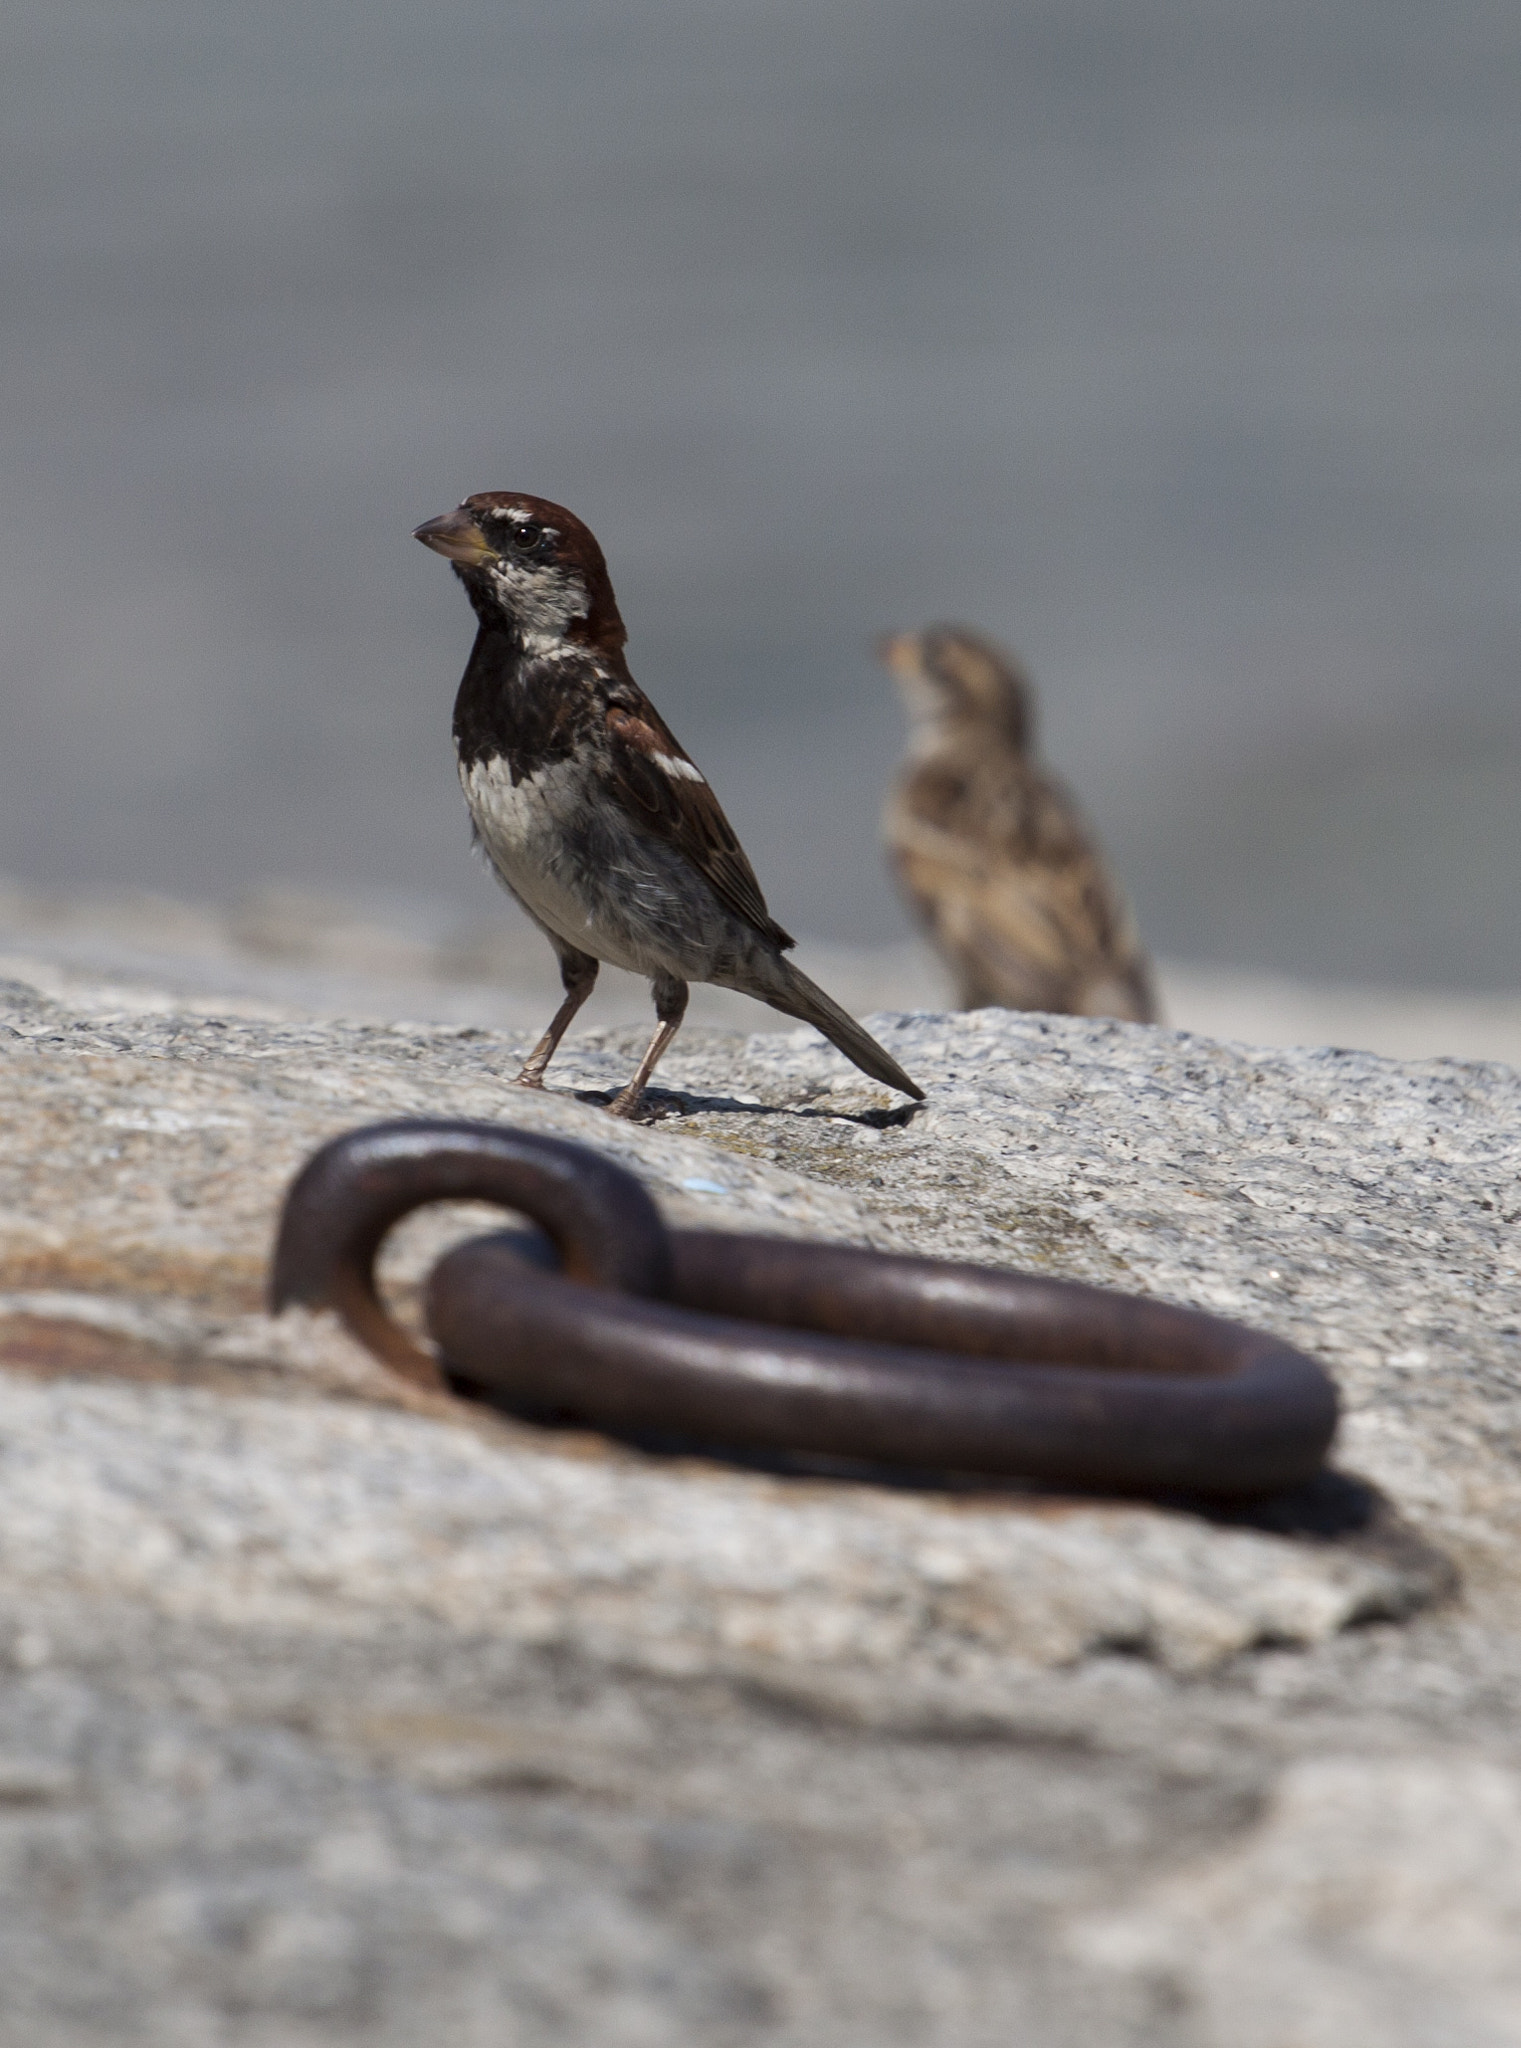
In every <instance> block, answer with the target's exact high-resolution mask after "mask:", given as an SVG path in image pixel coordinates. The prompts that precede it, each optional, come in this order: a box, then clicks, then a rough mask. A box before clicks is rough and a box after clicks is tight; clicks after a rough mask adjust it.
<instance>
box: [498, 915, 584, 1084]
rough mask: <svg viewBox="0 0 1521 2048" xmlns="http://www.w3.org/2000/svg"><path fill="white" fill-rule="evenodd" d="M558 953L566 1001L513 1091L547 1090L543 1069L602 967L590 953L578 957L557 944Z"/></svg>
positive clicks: (534, 1051) (529, 1059) (551, 1021)
mask: <svg viewBox="0 0 1521 2048" xmlns="http://www.w3.org/2000/svg"><path fill="white" fill-rule="evenodd" d="M555 951H556V953H558V954H559V956H560V981H561V983H562V985H563V987H564V989H565V1000H564V1002H563V1003H561V1005H560V1007H559V1009H558V1010H556V1011H555V1013H554V1015H553V1017H551V1018H550V1020H549V1029H548V1030H547V1031H546V1032H545V1033H544V1036H543V1037H542V1038H541V1039H540V1040H539V1042H538V1044H537V1045H536V1046H535V1047H534V1049H533V1051H532V1052H531V1053H530V1054H529V1055H528V1058H527V1061H526V1062H525V1063H524V1067H523V1071H522V1073H521V1074H519V1075H518V1076H517V1078H516V1079H515V1080H514V1082H513V1084H512V1085H513V1087H514V1088H542V1087H543V1086H544V1069H545V1068H546V1067H547V1066H548V1065H549V1062H550V1061H551V1060H552V1059H553V1058H554V1056H555V1048H556V1047H557V1046H558V1045H559V1043H560V1040H561V1039H562V1038H563V1037H564V1036H565V1034H566V1032H567V1031H568V1030H569V1029H570V1020H571V1019H572V1017H574V1016H575V1014H576V1012H577V1010H579V1009H580V1007H581V1005H582V1004H583V1003H584V1002H585V1001H586V998H587V997H588V996H589V995H590V994H591V992H592V989H593V987H594V986H595V984H596V980H597V968H598V965H599V963H598V962H597V961H596V960H594V959H593V958H592V956H591V954H590V953H579V952H577V950H576V948H575V947H574V946H567V945H565V944H564V943H563V941H559V940H557V941H556V942H555Z"/></svg>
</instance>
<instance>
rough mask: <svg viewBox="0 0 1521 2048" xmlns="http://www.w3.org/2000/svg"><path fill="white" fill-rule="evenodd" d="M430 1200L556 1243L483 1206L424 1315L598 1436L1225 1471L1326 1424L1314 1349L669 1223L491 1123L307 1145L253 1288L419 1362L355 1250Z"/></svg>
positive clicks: (451, 1347)
mask: <svg viewBox="0 0 1521 2048" xmlns="http://www.w3.org/2000/svg"><path fill="white" fill-rule="evenodd" d="M450 1200H481V1201H488V1202H497V1203H501V1204H502V1205H504V1206H506V1207H510V1208H513V1209H515V1210H519V1211H521V1212H522V1213H524V1214H526V1215H527V1216H528V1217H530V1218H531V1219H532V1220H533V1221H534V1222H535V1223H536V1224H538V1225H540V1226H541V1227H542V1228H543V1230H545V1231H546V1232H547V1233H548V1235H549V1237H550V1238H551V1240H552V1241H553V1244H554V1247H555V1250H556V1252H557V1253H558V1255H559V1258H560V1261H561V1264H560V1267H559V1269H558V1270H546V1266H545V1262H544V1258H543V1256H542V1255H540V1254H537V1253H536V1252H535V1248H534V1245H533V1242H532V1241H531V1240H525V1239H524V1238H523V1237H522V1236H520V1235H507V1234H501V1233H498V1234H494V1235H491V1236H487V1237H481V1238H476V1239H473V1240H471V1241H470V1242H468V1243H465V1244H462V1245H459V1246H457V1247H456V1248H455V1249H454V1250H453V1251H451V1252H449V1253H448V1254H447V1255H446V1256H445V1257H444V1258H443V1259H441V1260H440V1261H439V1263H438V1265H437V1266H436V1267H435V1269H434V1271H433V1273H432V1275H431V1277H430V1280H429V1283H428V1290H427V1317H428V1326H429V1330H430V1332H431V1334H432V1336H433V1338H434V1340H435V1342H436V1343H437V1344H438V1346H439V1349H440V1352H441V1354H442V1356H443V1357H444V1358H445V1359H446V1360H447V1361H448V1364H449V1367H450V1369H451V1371H452V1372H453V1373H454V1374H455V1375H456V1376H458V1377H459V1378H461V1379H463V1380H464V1381H465V1382H467V1383H468V1384H470V1385H472V1386H475V1387H479V1388H481V1389H483V1390H485V1391H487V1392H488V1393H492V1394H495V1395H497V1396H499V1397H500V1398H502V1399H503V1400H504V1401H506V1402H507V1403H508V1404H509V1405H512V1406H515V1407H518V1408H520V1409H527V1410H529V1411H535V1412H539V1413H555V1414H557V1415H561V1416H564V1417H566V1418H574V1419H575V1420H576V1421H578V1422H580V1423H582V1424H585V1425H589V1426H591V1427H594V1428H600V1429H604V1430H606V1431H608V1432H610V1433H612V1434H614V1435H622V1436H630V1435H633V1436H638V1435H640V1434H644V1435H647V1436H648V1435H655V1434H666V1435H679V1436H681V1437H682V1438H685V1439H687V1440H690V1441H694V1442H701V1443H705V1444H708V1445H711V1446H714V1447H725V1448H729V1449H733V1450H740V1449H744V1450H748V1451H755V1450H764V1451H791V1452H807V1453H813V1454H821V1455H824V1456H828V1457H833V1458H840V1459H851V1460H860V1461H866V1462H869V1463H873V1464H878V1465H889V1466H897V1467H908V1468H911V1469H917V1470H921V1471H922V1470H944V1471H961V1472H969V1473H986V1474H1003V1475H1019V1476H1021V1477H1025V1478H1032V1479H1040V1480H1046V1481H1054V1482H1058V1483H1065V1484H1068V1485H1078V1486H1084V1487H1103V1488H1111V1489H1118V1490H1122V1491H1127V1492H1130V1491H1146V1492H1157V1491H1169V1492H1170V1491H1178V1492H1189V1493H1200V1494H1209V1495H1215V1496H1232V1495H1234V1496H1243V1495H1251V1494H1262V1493H1268V1492H1275V1491H1278V1490H1280V1489H1283V1488H1287V1487H1291V1486H1295V1485H1299V1484H1301V1483H1303V1482H1304V1481H1306V1480H1308V1479H1309V1478H1311V1477H1312V1476H1313V1475H1314V1473H1315V1472H1316V1471H1317V1470H1318V1469H1319V1467H1320V1465H1321V1462H1322V1460H1323V1458H1324V1456H1325V1453H1326V1450H1327V1448H1328V1446H1329V1444H1330V1441H1331V1438H1332V1435H1333V1433H1334V1431H1335V1428H1336V1416H1337V1399H1336V1391H1335V1388H1334V1387H1333V1385H1332V1383H1331V1381H1330V1379H1329V1377H1328V1376H1327V1375H1326V1373H1325V1372H1324V1371H1323V1370H1322V1368H1321V1367H1320V1366H1318V1365H1317V1364H1315V1362H1314V1361H1313V1360H1312V1359H1310V1358H1307V1357H1306V1356H1305V1355H1304V1354H1303V1353H1302V1352H1299V1351H1295V1350H1293V1349H1291V1348H1290V1347H1289V1346H1288V1345H1286V1344H1283V1343H1281V1342H1280V1341H1279V1340H1278V1339H1277V1338H1274V1337H1271V1336H1267V1335H1265V1334H1263V1333H1261V1332H1259V1331H1254V1330H1249V1329H1245V1328H1243V1327H1242V1326H1241V1325H1239V1324H1236V1323H1229V1322H1224V1321H1222V1320H1221V1319H1220V1318H1218V1317H1215V1316H1208V1315H1204V1314H1201V1313H1200V1312H1198V1311H1197V1310H1193V1309H1184V1308H1177V1307H1174V1306H1173V1305H1171V1304H1170V1303H1167V1302H1160V1301H1149V1300H1146V1299H1144V1298H1141V1297H1139V1296H1135V1295H1125V1294H1116V1293H1111V1292H1109V1291H1108V1290H1107V1289H1104V1288H1098V1287H1086V1286H1083V1285H1080V1284H1079V1283H1077V1282H1075V1281H1070V1280H1052V1279H1047V1278H1044V1277H1043V1276H1040V1275H1036V1274H1029V1273H1015V1272H1005V1271H998V1270H995V1269H992V1268H988V1267H984V1266H972V1265H961V1264H953V1263H950V1262H947V1261H942V1260H936V1259H922V1258H912V1257H905V1256H900V1255H897V1254H888V1253H882V1252H873V1251H864V1250H860V1249H856V1248H854V1247H850V1246H841V1245H826V1244H816V1243H806V1242H798V1241H797V1240H794V1239H790V1238H772V1237H753V1236H748V1235H740V1234H736V1233H730V1232H727V1231H708V1230H670V1231H668V1230H666V1228H665V1226H664V1225H663V1224H662V1222H661V1220H660V1217H659V1214H658V1212H657V1211H656V1209H655V1206H654V1204H653V1202H652V1201H651V1200H650V1198H649V1196H648V1195H647V1194H646V1193H645V1191H644V1189H643V1188H642V1187H641V1186H640V1184H639V1182H638V1181H637V1180H635V1179H634V1177H633V1176H632V1175H631V1174H629V1173H626V1172H624V1171H623V1170H622V1169H621V1168H620V1167H617V1166H614V1165H613V1164H612V1162H611V1161H610V1160H608V1159H606V1158H604V1157H603V1156H602V1155H600V1154H599V1153H596V1152H592V1151H590V1150H588V1149H587V1148H585V1147H584V1146H580V1145H573V1144H569V1143H567V1142H565V1141H564V1140H561V1139H557V1138H548V1137H541V1136H538V1135H536V1134H534V1133H531V1132H527V1131H519V1130H513V1129H511V1128H509V1127H507V1126H505V1125H500V1124H472V1123H446V1122H436V1123H435V1122H429V1121H422V1120H418V1121H412V1120H407V1121H404V1122H397V1123H389V1124H376V1125H372V1126H370V1127H369V1128H367V1129H364V1130H360V1131H355V1132H352V1133H350V1134H349V1135H347V1136H346V1137H342V1138H338V1139H336V1140H334V1141H333V1143H331V1144H329V1145H326V1146H324V1147H323V1149H322V1150H321V1151H320V1152H318V1153H317V1154H316V1155H315V1156H314V1158H313V1159H312V1160H311V1161H310V1162H309V1163H308V1164H307V1166H306V1167H305V1168H304V1169H303V1171H302V1173H301V1174H300V1175H299V1176H298V1178H297V1180H296V1181H295V1183H294V1185H293V1186H292V1188H291V1191H290V1193H289V1195H288V1197H287V1199H286V1204H285V1210H284V1214H283V1216H282V1218H281V1224H280V1234H279V1240H278V1243H277V1247H276V1253H275V1263H274V1271H273V1276H272V1287H271V1295H272V1301H273V1306H274V1307H275V1309H276V1310H279V1309H281V1308H284V1307H287V1306H289V1305H290V1304H292V1303H296V1302H300V1303H303V1304H305V1305H306V1306H307V1307H310V1308H332V1309H335V1310H336V1311H337V1312H338V1314H339V1315H340V1316H341V1317H342V1318H343V1320H344V1321H345V1322H346V1323H347V1325H348V1326H349V1328H350V1329H351V1330H353V1331H354V1333H355V1334H356V1335H357V1336H358V1337H360V1338H361V1340H362V1341H363V1342H364V1343H366V1344H367V1345H369V1346H370V1348H371V1349H372V1350H374V1351H376V1352H377V1353H378V1355H380V1356H381V1357H382V1358H385V1359H386V1360H387V1362H388V1363H390V1364H392V1365H394V1366H396V1367H397V1368H398V1369H399V1370H402V1371H405V1372H407V1373H409V1375H410V1376H412V1377H414V1378H425V1377H429V1376H432V1377H433V1378H434V1383H435V1384H436V1383H437V1380H436V1367H435V1366H434V1364H433V1362H432V1360H430V1359H428V1358H427V1357H426V1354H424V1353H422V1352H420V1351H418V1350H417V1348H416V1347H415V1346H414V1345H413V1344H412V1342H411V1340H410V1339H409V1338H408V1337H407V1336H406V1335H405V1334H404V1332H402V1331H401V1330H400V1329H399V1327H398V1326H397V1325H396V1324H395V1323H394V1322H392V1321H391V1320H390V1318H389V1317H388V1316H387V1315H386V1313H385V1311H384V1309H383V1308H382V1307H381V1305H380V1302H379V1300H378V1298H377V1296H376V1293H375V1282H374V1260H375V1254H376V1252H377V1251H378V1249H379V1246H380V1243H381V1241H382V1239H383V1238H384V1236H385V1234H386V1232H387V1231H388V1230H389V1229H390V1228H391V1227H392V1225H393V1224H395V1223H396V1222H397V1221H399V1220H400V1218H401V1217H402V1216H404V1215H406V1214H407V1213H408V1211H410V1210H412V1209H415V1208H418V1207H420V1206H422V1205H424V1204H426V1203H429V1202H437V1201H450ZM540 1243H542V1240H540Z"/></svg>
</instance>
